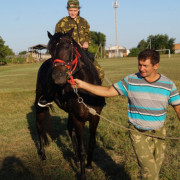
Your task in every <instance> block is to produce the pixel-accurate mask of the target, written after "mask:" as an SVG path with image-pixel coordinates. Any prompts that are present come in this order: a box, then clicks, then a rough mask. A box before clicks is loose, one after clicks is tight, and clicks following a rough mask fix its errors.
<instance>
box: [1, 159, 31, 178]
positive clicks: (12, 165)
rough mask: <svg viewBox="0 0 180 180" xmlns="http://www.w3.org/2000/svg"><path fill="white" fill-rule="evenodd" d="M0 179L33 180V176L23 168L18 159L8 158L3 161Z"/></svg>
mask: <svg viewBox="0 0 180 180" xmlns="http://www.w3.org/2000/svg"><path fill="white" fill-rule="evenodd" d="M0 179H12V180H13V179H26V180H34V174H33V173H32V172H30V171H29V169H28V168H26V167H25V166H24V164H23V163H22V161H21V160H20V159H19V158H17V157H15V156H8V157H6V158H5V159H4V160H3V163H2V168H1V169H0Z"/></svg>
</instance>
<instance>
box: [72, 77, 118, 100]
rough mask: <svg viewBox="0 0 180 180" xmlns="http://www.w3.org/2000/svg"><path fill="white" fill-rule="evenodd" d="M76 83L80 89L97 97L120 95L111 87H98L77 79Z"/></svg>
mask: <svg viewBox="0 0 180 180" xmlns="http://www.w3.org/2000/svg"><path fill="white" fill-rule="evenodd" d="M75 82H76V85H77V87H78V88H82V89H84V90H86V91H89V92H91V93H92V94H95V95H97V96H103V97H112V96H118V95H119V94H118V92H117V91H116V89H115V88H114V87H113V86H110V87H104V86H98V85H94V84H90V83H87V82H84V81H81V80H79V79H75Z"/></svg>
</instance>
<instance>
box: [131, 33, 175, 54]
mask: <svg viewBox="0 0 180 180" xmlns="http://www.w3.org/2000/svg"><path fill="white" fill-rule="evenodd" d="M174 42H175V38H169V36H168V35H167V34H164V35H163V34H157V35H149V36H148V38H147V40H146V41H145V40H144V39H142V40H141V41H140V42H139V43H138V45H137V47H134V48H132V49H130V54H129V55H128V56H137V55H138V54H139V53H140V52H141V51H142V50H144V49H154V50H165V49H170V52H171V54H173V53H174V49H173V48H174ZM160 53H166V54H167V53H168V50H167V51H162V52H160Z"/></svg>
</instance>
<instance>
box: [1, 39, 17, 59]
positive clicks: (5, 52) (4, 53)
mask: <svg viewBox="0 0 180 180" xmlns="http://www.w3.org/2000/svg"><path fill="white" fill-rule="evenodd" d="M4 44H5V41H4V40H3V39H2V37H1V36H0V59H2V58H5V57H6V56H7V55H14V52H13V51H12V49H10V48H9V47H8V46H5V45H4Z"/></svg>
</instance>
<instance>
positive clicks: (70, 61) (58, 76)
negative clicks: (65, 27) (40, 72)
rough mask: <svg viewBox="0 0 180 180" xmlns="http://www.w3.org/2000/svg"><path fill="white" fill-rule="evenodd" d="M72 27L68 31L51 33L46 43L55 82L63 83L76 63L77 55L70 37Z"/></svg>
mask: <svg viewBox="0 0 180 180" xmlns="http://www.w3.org/2000/svg"><path fill="white" fill-rule="evenodd" d="M72 32H73V29H72V30H70V31H69V32H68V33H65V34H62V33H55V34H54V35H51V34H50V33H49V32H48V36H49V38H50V40H49V43H48V50H49V52H50V54H51V56H52V60H53V68H52V79H53V81H54V83H55V84H58V85H64V84H66V83H67V80H68V79H69V78H70V75H71V73H72V70H73V69H74V66H76V65H77V55H76V53H75V47H74V45H73V39H72V37H71V35H72Z"/></svg>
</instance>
